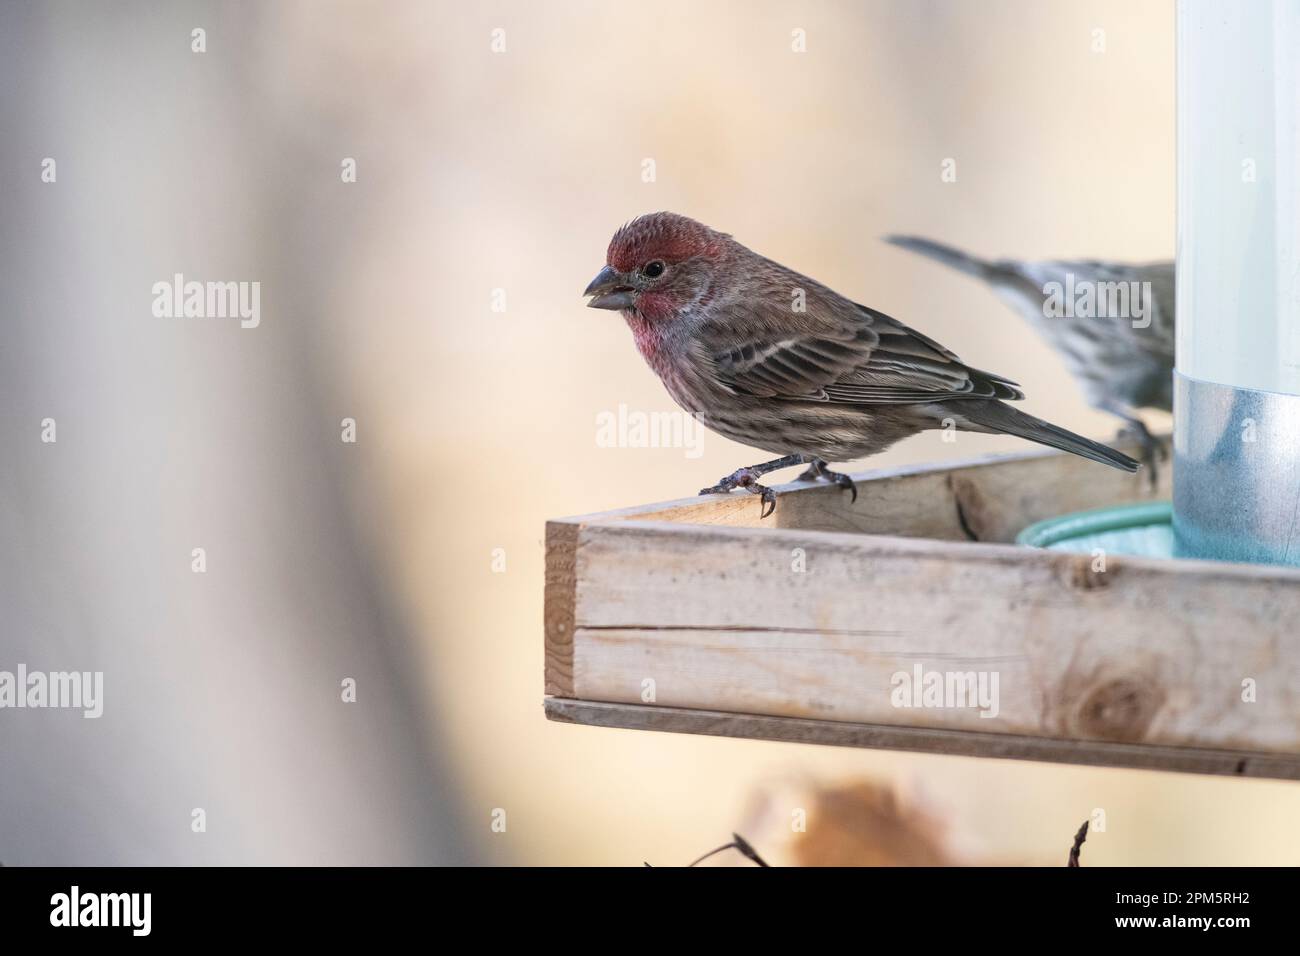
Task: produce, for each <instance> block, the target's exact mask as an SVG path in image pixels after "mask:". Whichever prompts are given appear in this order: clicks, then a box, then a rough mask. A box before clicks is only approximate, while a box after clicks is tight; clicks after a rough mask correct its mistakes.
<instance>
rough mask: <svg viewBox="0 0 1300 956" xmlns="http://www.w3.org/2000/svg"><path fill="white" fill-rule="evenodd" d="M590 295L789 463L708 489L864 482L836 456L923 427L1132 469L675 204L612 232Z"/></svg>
mask: <svg viewBox="0 0 1300 956" xmlns="http://www.w3.org/2000/svg"><path fill="white" fill-rule="evenodd" d="M605 262H606V264H605V267H604V268H603V269H601V271H600V273H599V274H598V275H597V276H596V278H595V279H593V280H592V281H591V283H590V284H589V285H588V286H587V289H586V291H585V292H584V295H588V296H592V299H591V301H590V302H588V303H587V304H588V305H589V306H590V307H592V308H594V309H611V310H617V311H619V312H621V313H622V314H623V317H624V319H626V321H627V324H628V326H629V327H630V328H631V330H632V335H633V338H634V339H635V341H636V345H637V349H638V350H639V351H640V352H641V355H642V356H643V357H644V358H645V360H646V362H647V363H649V365H650V367H651V368H652V369H653V370H654V371H655V373H656V374H657V375H658V376H659V378H660V380H661V381H662V382H663V383H664V386H665V387H666V388H667V389H668V392H669V394H670V395H672V397H673V400H674V401H676V402H677V404H678V405H680V406H681V407H682V408H683V409H685V410H686V411H687V412H690V413H692V414H694V415H696V416H697V417H698V418H699V420H700V422H701V423H702V424H704V425H705V426H706V427H708V428H710V429H711V430H713V431H715V432H717V433H719V434H721V435H723V436H725V437H727V438H730V439H732V440H734V441H738V442H741V443H742V444H746V445H752V446H753V447H755V448H761V449H763V450H765V451H768V452H771V453H773V454H776V455H780V456H781V457H779V458H777V459H775V460H774V461H768V462H764V463H762V464H759V465H752V466H749V467H747V468H740V469H738V470H737V471H735V472H733V473H732V474H730V475H728V476H727V477H725V478H723V479H722V480H721V481H719V482H718V484H716V485H714V486H712V487H710V488H705V489H703V490H702V491H701V492H700V494H714V493H722V492H727V491H731V490H733V489H735V488H744V489H746V490H747V491H750V492H752V493H754V494H758V495H761V496H762V499H763V511H762V514H763V516H766V515H768V514H771V512H772V510H773V509H775V507H776V496H775V494H774V493H773V491H772V490H771V489H770V488H767V487H765V486H764V485H762V484H760V483H759V478H761V477H762V476H763V475H765V474H767V473H768V472H771V471H775V470H777V469H779V468H788V467H792V466H795V465H807V466H808V468H807V470H806V471H805V472H804V473H803V474H802V475H801V476H800V477H801V478H805V479H814V478H817V479H822V480H826V481H834V482H836V483H837V484H839V485H841V486H842V487H844V488H846V489H848V490H851V491H852V492H853V495H854V498H855V499H856V497H857V490H856V488H855V487H854V485H853V482H852V480H851V479H849V478H848V476H847V475H842V474H838V473H836V472H833V471H831V470H829V468H828V467H827V463H828V462H833V461H851V460H854V459H858V458H865V457H867V456H869V455H874V454H876V453H877V452H881V451H884V450H885V449H886V448H888V447H889V446H890V445H892V444H894V443H895V442H896V441H898V440H900V439H902V438H906V437H908V436H910V435H914V434H916V433H917V432H920V431H924V430H926V429H938V428H949V427H955V428H959V429H967V430H970V431H976V432H988V433H994V434H998V433H1002V434H1008V435H1017V436H1019V437H1021V438H1027V439H1029V440H1030V441H1034V442H1038V443H1040V444H1043V445H1049V446H1051V447H1053V448H1059V449H1061V450H1063V451H1068V452H1072V453H1074V454H1076V455H1082V456H1083V457H1084V458H1089V459H1092V460H1093V461H1097V462H1101V463H1102V464H1106V465H1110V466H1111V467H1114V468H1120V469H1123V470H1124V471H1128V472H1133V471H1136V470H1137V467H1138V463H1137V462H1136V461H1134V460H1133V459H1132V458H1129V457H1128V456H1127V455H1124V454H1121V453H1120V452H1117V451H1115V450H1114V449H1113V448H1108V447H1106V446H1105V445H1102V444H1099V443H1098V442H1094V441H1091V440H1089V439H1087V438H1084V437H1082V436H1080V435H1076V434H1074V433H1073V432H1070V431H1067V430H1066V429H1064V428H1061V427H1059V426H1057V425H1053V424H1051V423H1050V422H1045V421H1043V420H1042V419H1039V418H1035V417H1034V416H1032V415H1027V414H1025V413H1024V412H1022V411H1020V410H1018V409H1016V408H1014V407H1012V406H1011V405H1008V404H1006V401H1004V400H1012V401H1014V400H1017V399H1021V398H1023V397H1024V395H1023V393H1022V392H1021V391H1020V388H1019V387H1018V386H1017V385H1016V384H1015V383H1014V382H1012V381H1011V380H1010V379H1007V378H1004V377H1002V376H1000V375H995V374H992V373H990V372H982V371H980V370H979V369H975V368H971V367H970V366H969V365H966V364H965V363H963V362H962V361H961V359H959V358H958V357H957V356H956V355H955V354H954V353H953V352H952V351H950V350H949V349H946V348H944V347H943V346H942V345H940V344H939V343H938V342H936V341H934V340H933V339H931V338H928V337H927V336H925V335H922V334H921V333H920V332H917V331H915V330H914V329H911V328H909V327H908V326H906V325H904V324H903V323H902V322H899V321H898V320H897V319H894V318H891V317H890V316H888V315H886V314H885V313H883V312H878V311H876V310H875V309H872V308H869V307H867V306H864V305H858V304H857V303H854V302H852V301H850V300H849V299H846V298H845V297H844V296H842V295H840V294H839V293H837V292H834V291H832V290H831V289H829V288H827V287H826V286H824V285H822V284H821V283H819V282H817V281H815V280H813V279H810V278H808V277H806V276H803V275H800V274H799V273H797V272H795V271H793V270H791V269H787V268H786V267H785V266H783V265H781V264H779V263H776V262H773V261H772V260H771V259H766V258H764V257H763V256H760V255H759V254H758V253H756V252H752V251H751V250H749V249H748V248H746V247H745V246H743V245H741V244H740V243H739V242H737V241H736V240H734V239H732V238H731V236H729V235H727V234H725V233H721V232H717V231H715V230H713V229H710V228H709V227H708V226H705V225H704V224H702V223H699V222H696V221H695V220H693V219H689V218H687V217H686V216H680V215H677V214H675V213H669V212H658V213H651V214H648V215H645V216H641V217H640V218H638V219H635V220H633V221H632V222H630V223H628V224H627V225H625V226H624V227H623V228H621V229H619V230H618V232H616V233H615V234H614V238H613V239H612V240H611V241H610V244H609V249H608V251H607V253H606V259H605Z"/></svg>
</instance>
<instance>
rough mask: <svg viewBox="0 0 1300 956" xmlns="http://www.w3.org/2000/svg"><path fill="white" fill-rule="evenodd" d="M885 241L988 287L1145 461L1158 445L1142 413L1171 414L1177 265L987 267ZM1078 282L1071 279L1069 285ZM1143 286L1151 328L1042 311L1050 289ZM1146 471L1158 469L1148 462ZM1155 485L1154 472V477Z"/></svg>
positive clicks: (911, 242)
mask: <svg viewBox="0 0 1300 956" xmlns="http://www.w3.org/2000/svg"><path fill="white" fill-rule="evenodd" d="M886 241H887V242H890V243H893V244H894V245H896V246H900V247H901V248H904V249H908V250H910V251H912V252H917V253H920V254H921V255H923V256H926V257H927V258H930V259H934V260H935V261H936V262H942V263H943V264H944V265H946V266H950V267H951V268H953V269H956V270H958V271H960V272H964V273H966V274H967V275H971V276H974V277H975V278H977V279H981V280H983V281H984V282H986V283H988V284H989V286H990V287H992V289H993V291H994V292H996V293H997V295H998V298H1000V299H1002V301H1003V302H1005V303H1007V305H1009V306H1010V307H1011V308H1012V309H1014V310H1015V311H1016V312H1017V313H1019V314H1020V315H1021V316H1022V317H1023V318H1024V319H1025V321H1026V322H1028V323H1029V324H1030V325H1031V326H1033V328H1034V330H1035V331H1036V332H1037V333H1038V334H1039V335H1040V336H1042V337H1043V339H1044V340H1046V341H1047V343H1048V344H1050V345H1051V346H1052V348H1053V349H1055V350H1056V352H1057V353H1059V354H1060V356H1061V358H1062V359H1064V360H1065V364H1066V367H1067V368H1068V369H1069V370H1070V374H1071V375H1072V376H1073V377H1074V379H1075V381H1076V382H1078V384H1079V386H1080V387H1081V388H1082V389H1083V393H1084V397H1085V398H1086V399H1087V401H1088V404H1090V405H1091V406H1092V407H1093V408H1097V409H1100V410H1102V411H1105V412H1109V413H1111V414H1112V415H1115V416H1117V417H1119V418H1121V419H1123V421H1124V423H1125V426H1126V429H1127V430H1128V431H1131V432H1132V433H1133V434H1134V435H1135V436H1136V437H1137V439H1138V441H1140V442H1141V443H1142V446H1143V450H1144V453H1145V454H1146V455H1147V456H1152V455H1154V454H1155V451H1156V445H1157V442H1156V440H1155V438H1153V437H1152V435H1151V433H1150V432H1149V431H1148V430H1147V427H1146V425H1145V424H1144V423H1143V421H1142V419H1141V418H1139V417H1138V411H1139V410H1140V409H1143V408H1158V409H1162V410H1164V411H1166V412H1167V411H1170V410H1171V409H1172V407H1173V381H1174V263H1173V262H1172V261H1171V260H1170V261H1164V262H1149V263H1141V264H1127V263H1120V262H1103V261H1100V260H1097V259H1066V260H1042V261H1036V262H1021V261H1020V260H1018V259H981V258H979V257H978V256H972V255H970V254H968V253H966V252H963V251H962V250H961V249H955V248H953V247H952V246H949V245H945V244H944V243H941V242H936V241H934V240H933V239H925V238H922V237H920V236H887V237H886ZM1071 277H1072V278H1071ZM1067 282H1070V283H1071V284H1075V283H1077V284H1080V285H1082V284H1083V283H1085V282H1087V283H1091V284H1092V285H1093V286H1094V287H1099V286H1104V285H1107V284H1114V283H1135V282H1136V283H1139V284H1140V286H1141V287H1142V288H1148V289H1149V290H1150V293H1151V294H1150V302H1148V303H1147V305H1148V307H1149V308H1150V315H1149V317H1148V318H1149V322H1143V323H1135V322H1133V321H1132V320H1131V319H1132V317H1131V316H1124V315H1118V316H1117V315H1094V316H1071V317H1069V318H1066V317H1059V318H1049V317H1047V315H1046V314H1045V311H1044V301H1045V300H1046V299H1047V297H1048V293H1047V288H1048V286H1049V285H1050V284H1055V285H1058V286H1063V285H1065V284H1067ZM1148 464H1153V460H1149V461H1148ZM1151 477H1152V480H1154V478H1155V472H1154V469H1153V470H1152V474H1151Z"/></svg>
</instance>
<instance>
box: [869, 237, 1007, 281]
mask: <svg viewBox="0 0 1300 956" xmlns="http://www.w3.org/2000/svg"><path fill="white" fill-rule="evenodd" d="M885 241H886V242H888V243H891V244H892V245H895V246H899V247H901V248H903V249H908V250H910V251H912V252H917V253H920V254H921V255H923V256H926V257H927V258H930V259H935V260H937V261H939V262H942V263H943V264H944V265H946V266H950V267H952V268H953V269H956V270H957V271H958V272H965V273H966V274H967V275H972V276H976V277H978V278H980V279H986V280H987V279H991V278H992V277H993V275H994V274H995V273H996V272H997V266H995V265H994V264H993V263H992V262H988V261H987V260H984V259H977V258H975V257H974V256H972V255H968V254H967V253H965V252H962V251H961V250H960V249H955V248H953V247H952V246H945V245H944V244H943V243H942V242H935V241H934V240H933V239H922V238H921V237H920V236H886V237H885Z"/></svg>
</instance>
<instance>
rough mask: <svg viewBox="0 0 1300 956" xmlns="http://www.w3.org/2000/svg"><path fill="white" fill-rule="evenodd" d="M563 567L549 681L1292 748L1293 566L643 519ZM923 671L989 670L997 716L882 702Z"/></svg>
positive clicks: (593, 535) (955, 722) (1299, 603)
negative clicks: (1247, 687) (557, 666)
mask: <svg viewBox="0 0 1300 956" xmlns="http://www.w3.org/2000/svg"><path fill="white" fill-rule="evenodd" d="M574 560H575V573H576V578H577V584H576V592H575V603H574V617H573V623H574V630H573V635H572V650H571V658H570V660H571V663H572V681H571V683H572V693H571V695H568V694H566V695H561V696H574V697H576V698H579V699H583V700H593V701H606V702H615V703H630V704H641V703H645V702H646V697H645V695H646V693H647V688H650V689H651V690H652V692H653V695H654V696H653V702H654V703H656V704H659V705H663V706H669V707H679V708H687V709H698V710H716V711H727V712H738V713H759V714H764V715H770V716H781V717H798V718H817V719H828V720H838V721H848V722H854V723H868V724H889V725H898V726H913V727H930V728H943V729H950V730H953V729H964V730H967V731H972V732H980V733H997V734H1023V735H1031V736H1042V737H1051V738H1058V739H1066V738H1069V739H1081V740H1096V741H1113V742H1124V743H1146V744H1158V745H1168V746H1188V747H1203V748H1223V749H1233V750H1243V751H1251V752H1272V753H1296V752H1300V654H1296V653H1294V650H1295V646H1296V644H1297V643H1298V642H1300V637H1298V636H1297V632H1296V629H1295V624H1294V622H1295V621H1296V620H1300V570H1295V569H1289V568H1272V567H1258V566H1248V565H1227V564H1218V563H1213V562H1193V561H1152V560H1142V559H1132V558H1119V557H1115V556H1111V557H1110V558H1109V559H1108V560H1107V563H1106V567H1105V570H1104V571H1100V572H1098V571H1097V570H1095V569H1094V567H1093V565H1092V558H1091V556H1089V555H1075V554H1064V553H1057V552H1043V551H1037V550H1033V549H1026V548H1016V547H1008V546H1004V545H987V544H972V543H951V542H946V541H925V540H915V539H904V538H887V537H878V536H873V535H861V534H846V533H832V532H824V531H804V530H797V529H762V530H759V529H748V528H729V527H721V526H708V527H695V526H682V525H675V524H671V523H666V522H648V521H632V522H629V521H617V522H614V523H610V524H600V523H595V524H590V525H584V526H582V527H580V529H579V530H578V538H577V544H576V548H575V555H574ZM799 562H802V566H803V568H804V570H802V571H799V570H795V568H796V566H798V563H799ZM918 665H919V666H920V667H921V668H922V673H923V674H925V675H928V674H929V673H930V672H935V673H937V674H939V675H941V676H942V677H944V678H945V679H951V677H949V675H954V676H955V675H963V674H974V675H976V677H977V678H979V675H984V677H983V678H982V679H986V680H987V681H988V682H990V683H991V682H992V681H993V680H996V681H997V682H998V701H997V707H996V710H997V713H996V716H991V717H982V716H980V709H979V708H976V707H969V706H965V707H963V706H942V707H932V706H920V707H899V706H897V703H898V701H897V698H896V696H895V694H894V690H895V680H896V678H897V676H898V675H899V674H905V675H909V676H910V675H912V674H914V673H915V668H916V667H917V666H918ZM1248 679H1249V680H1254V681H1256V682H1257V684H1258V698H1257V700H1256V701H1255V702H1252V703H1245V702H1243V701H1242V688H1243V681H1245V680H1248ZM647 681H652V682H653V683H652V684H647V683H646V682H647ZM918 693H919V689H918ZM985 712H988V708H986V709H985Z"/></svg>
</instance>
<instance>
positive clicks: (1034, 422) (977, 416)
mask: <svg viewBox="0 0 1300 956" xmlns="http://www.w3.org/2000/svg"><path fill="white" fill-rule="evenodd" d="M949 407H950V408H952V410H953V411H955V412H958V413H959V414H960V415H961V416H962V417H963V418H964V419H966V421H967V422H968V423H969V424H971V425H974V426H975V427H976V428H977V429H979V430H981V431H985V430H987V431H990V432H1001V433H1003V434H1007V435H1015V436H1017V437H1019V438H1027V439H1029V440H1030V441H1034V442H1038V444H1040V445H1048V446H1050V447H1052V448H1059V449H1060V450H1061V451H1068V452H1072V453H1073V454H1075V455H1082V456H1083V457H1084V458H1090V459H1091V460H1093V461H1099V462H1101V463H1102V464H1103V465H1110V466H1111V467H1112V468H1119V469H1121V470H1122V471H1127V472H1129V473H1132V472H1135V471H1137V470H1138V463H1137V462H1136V461H1134V460H1133V459H1132V458H1130V457H1129V456H1128V455H1125V454H1122V453H1121V452H1117V451H1116V450H1115V449H1113V448H1109V447H1107V446H1106V445H1103V444H1101V443H1100V442H1095V441H1092V440H1090V439H1087V438H1084V437H1083V436H1082V435H1076V434H1075V433H1074V432H1072V431H1067V430H1066V429H1064V428H1061V427H1060V426H1059V425H1053V424H1052V423H1051V422H1045V421H1043V420H1042V419H1041V418H1035V417H1034V416H1033V415H1026V414H1025V413H1024V412H1022V411H1020V410H1019V409H1017V408H1012V407H1011V406H1010V405H1007V404H1005V403H1003V402H998V401H993V400H988V399H986V400H981V401H967V402H952V403H950V405H949Z"/></svg>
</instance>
